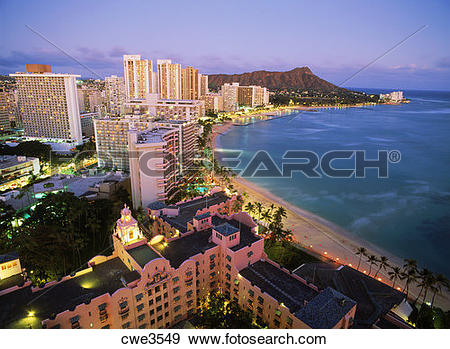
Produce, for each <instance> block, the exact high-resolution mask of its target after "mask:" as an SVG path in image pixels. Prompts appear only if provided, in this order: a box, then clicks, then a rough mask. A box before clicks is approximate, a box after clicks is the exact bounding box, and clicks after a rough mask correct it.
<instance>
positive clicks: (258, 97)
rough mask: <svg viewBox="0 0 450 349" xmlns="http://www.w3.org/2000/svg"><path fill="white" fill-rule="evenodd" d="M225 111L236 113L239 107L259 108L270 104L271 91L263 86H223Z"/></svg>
mask: <svg viewBox="0 0 450 349" xmlns="http://www.w3.org/2000/svg"><path fill="white" fill-rule="evenodd" d="M221 94H222V97H223V110H224V111H235V110H237V109H238V107H239V106H241V105H243V106H248V107H257V106H262V105H267V104H269V91H268V90H267V89H266V88H265V87H261V86H240V85H239V83H238V82H233V83H231V84H228V83H225V84H223V85H222V88H221Z"/></svg>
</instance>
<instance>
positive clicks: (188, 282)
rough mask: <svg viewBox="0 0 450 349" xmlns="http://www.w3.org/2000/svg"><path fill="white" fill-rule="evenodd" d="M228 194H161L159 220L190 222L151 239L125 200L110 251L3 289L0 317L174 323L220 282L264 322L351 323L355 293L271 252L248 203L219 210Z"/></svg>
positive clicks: (24, 323)
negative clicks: (65, 271)
mask: <svg viewBox="0 0 450 349" xmlns="http://www.w3.org/2000/svg"><path fill="white" fill-rule="evenodd" d="M230 200H232V199H230V198H228V197H227V196H226V195H225V194H224V193H223V192H220V191H218V190H216V191H213V192H212V193H211V195H210V196H205V197H200V198H196V199H193V200H191V201H188V202H183V203H179V204H178V205H175V206H169V207H165V206H164V205H162V204H160V203H159V207H154V209H152V210H151V212H152V214H153V215H154V217H155V218H156V219H158V221H163V220H164V222H166V219H167V217H170V218H171V219H172V221H171V223H169V224H170V225H171V226H172V227H174V228H176V226H177V224H181V226H184V222H186V225H187V226H189V227H192V229H191V230H189V231H187V232H186V233H182V232H180V233H179V234H178V235H177V236H175V237H173V238H171V239H167V238H165V237H164V236H161V235H154V236H153V238H152V239H151V241H148V240H147V239H146V238H145V237H144V236H143V234H142V232H141V231H140V229H139V226H138V222H137V221H136V220H135V219H134V218H133V217H132V215H131V211H130V209H129V208H128V207H126V206H125V207H124V209H123V210H122V211H121V217H120V218H119V219H118V220H117V223H116V227H115V230H114V233H113V236H112V239H113V246H114V250H113V253H112V254H111V255H110V256H96V257H94V258H92V259H91V260H90V261H89V263H88V268H87V269H84V270H81V271H79V272H78V273H76V274H73V275H70V276H65V277H63V278H62V279H61V280H58V281H54V282H52V283H50V284H47V285H44V286H43V287H41V288H34V287H32V286H31V284H30V282H25V284H23V285H20V286H19V285H16V286H15V287H11V288H9V289H6V290H3V291H1V292H0V326H1V327H2V328H23V327H30V326H31V327H33V328H41V327H43V328H69V329H71V328H83V329H84V328H86V329H87V328H104V329H107V328H171V327H173V326H175V325H176V324H177V323H179V322H180V321H183V320H186V319H190V318H191V317H192V316H193V315H194V314H195V313H196V311H197V307H198V306H199V304H200V300H201V299H202V298H203V297H205V296H206V295H208V293H210V292H215V291H217V290H221V291H222V292H223V293H224V294H225V295H226V296H227V297H228V298H229V299H230V300H235V301H236V302H238V304H239V305H240V306H241V307H242V308H243V309H246V310H249V311H251V312H252V313H253V314H254V317H255V319H256V320H258V321H260V322H264V323H266V324H267V325H268V326H269V327H270V328H316V329H318V328H348V327H350V326H351V324H352V321H353V318H354V316H355V312H356V303H355V302H354V301H353V300H351V299H350V298H348V297H346V296H344V295H343V294H341V293H339V292H337V291H335V290H334V289H332V288H330V287H327V288H326V289H323V290H319V289H318V288H317V287H315V286H314V285H313V284H311V283H307V282H306V281H304V280H303V279H302V278H301V277H299V276H297V275H295V274H293V273H290V272H289V271H287V270H285V269H283V268H281V267H280V266H279V265H277V264H276V263H274V262H272V261H271V260H270V259H268V257H267V255H266V254H265V253H264V239H263V238H261V237H260V236H258V235H257V234H256V233H255V226H256V224H255V223H254V222H253V220H252V219H251V217H250V216H249V215H248V214H247V213H245V212H238V213H232V212H231V213H230V214H220V213H218V210H219V208H220V207H221V206H223V204H224V203H225V202H229V201H230ZM208 202H209V204H208ZM161 205H162V206H161ZM178 222H181V223H178ZM31 300H33V302H30V301H31ZM30 314H31V315H30Z"/></svg>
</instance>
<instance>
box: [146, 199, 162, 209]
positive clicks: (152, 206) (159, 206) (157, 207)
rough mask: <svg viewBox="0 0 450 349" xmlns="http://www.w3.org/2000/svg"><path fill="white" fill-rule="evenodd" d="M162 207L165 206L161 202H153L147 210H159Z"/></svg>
mask: <svg viewBox="0 0 450 349" xmlns="http://www.w3.org/2000/svg"><path fill="white" fill-rule="evenodd" d="M164 207H166V205H165V204H164V203H163V202H161V201H154V202H151V203H149V204H148V206H147V208H149V209H150V210H161V209H163V208H164Z"/></svg>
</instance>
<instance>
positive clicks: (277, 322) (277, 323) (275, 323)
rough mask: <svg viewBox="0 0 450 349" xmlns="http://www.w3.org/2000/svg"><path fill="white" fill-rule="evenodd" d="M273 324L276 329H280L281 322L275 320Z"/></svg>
mask: <svg viewBox="0 0 450 349" xmlns="http://www.w3.org/2000/svg"><path fill="white" fill-rule="evenodd" d="M273 323H274V325H275V326H276V327H280V321H278V320H277V319H275V320H273Z"/></svg>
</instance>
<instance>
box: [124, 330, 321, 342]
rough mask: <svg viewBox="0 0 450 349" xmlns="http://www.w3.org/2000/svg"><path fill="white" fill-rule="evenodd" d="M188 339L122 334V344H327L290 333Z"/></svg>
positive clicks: (154, 334) (204, 336)
mask: <svg viewBox="0 0 450 349" xmlns="http://www.w3.org/2000/svg"><path fill="white" fill-rule="evenodd" d="M186 337H187V341H186V340H182V336H181V335H180V334H179V333H168V334H162V333H149V334H148V335H129V336H122V337H121V343H122V344H169V345H170V344H189V345H214V344H216V345H217V344H225V345H227V344H231V345H234V344H237V345H239V344H244V345H245V344H250V345H263V344H269V345H303V344H312V345H317V344H319V345H320V344H327V338H326V336H318V335H316V336H303V335H300V336H293V335H291V334H289V333H285V334H282V335H242V334H239V333H238V334H231V333H228V332H227V333H225V335H186Z"/></svg>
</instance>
